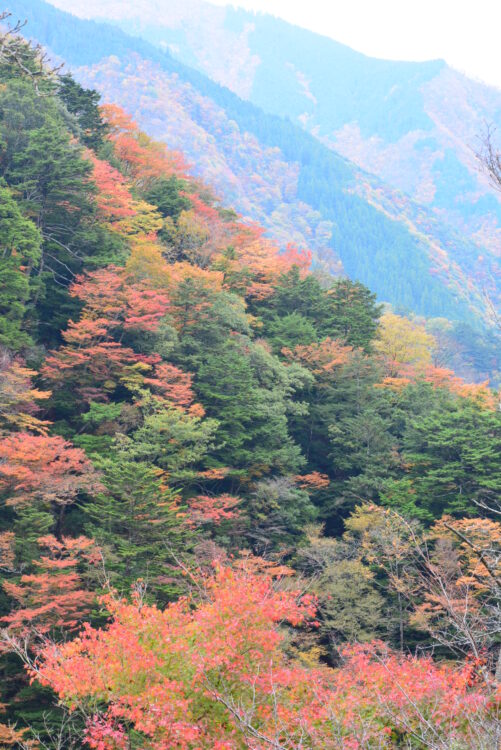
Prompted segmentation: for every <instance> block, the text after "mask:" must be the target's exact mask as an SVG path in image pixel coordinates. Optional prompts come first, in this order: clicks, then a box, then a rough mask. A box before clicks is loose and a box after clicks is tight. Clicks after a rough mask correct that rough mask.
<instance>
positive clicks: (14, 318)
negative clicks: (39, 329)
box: [0, 184, 42, 351]
mask: <svg viewBox="0 0 501 750" xmlns="http://www.w3.org/2000/svg"><path fill="white" fill-rule="evenodd" d="M41 242H42V238H41V236H40V233H39V232H38V231H37V228H36V227H35V225H34V224H33V222H32V221H30V220H29V219H27V218H25V217H24V216H23V215H22V213H21V211H20V209H19V206H18V205H17V203H16V202H15V200H14V199H13V197H12V193H11V191H10V190H9V189H8V188H7V187H5V186H3V185H1V184H0V345H2V346H6V347H8V348H9V349H13V350H15V351H19V350H20V349H21V348H22V347H23V346H26V345H28V344H30V343H31V338H30V335H29V333H28V331H27V330H26V329H27V327H29V325H27V323H28V322H27V321H26V319H25V318H26V312H27V306H28V304H29V296H30V276H31V274H32V273H33V270H34V269H35V268H36V266H37V264H38V263H39V260H40V255H41V249H40V246H41Z"/></svg>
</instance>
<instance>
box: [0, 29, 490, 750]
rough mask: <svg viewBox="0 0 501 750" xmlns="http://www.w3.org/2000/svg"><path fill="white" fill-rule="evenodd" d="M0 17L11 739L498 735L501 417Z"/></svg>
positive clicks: (419, 743)
mask: <svg viewBox="0 0 501 750" xmlns="http://www.w3.org/2000/svg"><path fill="white" fill-rule="evenodd" d="M16 31H19V28H17V29H16V27H14V30H13V31H12V32H4V33H3V35H2V36H1V38H0V198H1V200H0V282H1V283H0V370H1V376H0V576H1V591H0V620H1V640H0V674H1V678H0V707H1V710H2V714H1V715H0V747H5V748H14V749H16V750H28V749H29V750H34V749H35V748H50V749H51V750H63V749H65V750H66V749H68V750H70V749H75V750H76V749H77V748H82V747H86V748H94V749H96V750H125V749H126V748H127V749H129V750H131V749H135V750H174V749H176V750H202V749H204V750H243V749H244V748H252V749H253V750H264V749H265V748H274V749H275V750H299V749H300V748H318V749H319V750H320V748H322V750H323V749H329V748H332V750H338V749H340V748H344V749H345V750H376V749H378V750H382V749H383V748H388V749H391V748H416V749H418V748H419V749H421V748H422V749H424V748H436V750H439V749H440V750H442V749H443V750H445V749H446V748H448V749H449V750H452V748H457V749H458V750H459V749H461V750H463V748H464V749H466V748H468V749H469V748H471V749H472V750H473V748H479V749H484V748H485V750H487V749H488V748H493V747H497V746H498V744H499V741H500V737H501V722H500V718H501V717H500V714H499V711H500V706H499V696H500V693H501V689H500V687H501V656H500V649H501V641H500V635H499V622H500V608H501V595H500V585H501V523H500V521H499V513H500V506H499V496H500V491H501V466H500V462H499V456H500V455H501V412H500V410H499V398H498V395H497V394H496V393H495V392H494V391H493V390H492V389H490V388H489V386H488V384H487V383H482V384H469V383H467V382H465V381H464V380H463V379H462V378H460V377H458V376H457V375H455V374H454V372H452V371H451V370H448V369H446V368H445V367H443V366H442V364H443V361H442V359H441V358H442V357H443V356H444V344H443V341H442V339H441V337H442V333H443V331H441V329H440V328H439V327H438V328H437V330H436V331H435V334H433V333H431V332H430V330H429V329H427V328H426V326H425V325H424V323H423V322H421V321H419V320H417V319H410V318H407V317H404V316H400V315H397V314H396V313H395V312H391V311H388V310H384V309H383V308H382V306H381V305H379V304H378V302H377V300H376V297H375V295H374V294H373V293H372V292H371V291H370V290H369V289H368V288H366V287H365V286H364V285H363V284H361V283H360V282H359V281H352V280H350V279H348V278H344V277H343V278H330V277H329V276H327V275H326V274H325V273H319V272H317V271H316V270H315V269H314V268H313V269H312V267H311V256H310V255H309V254H308V253H307V252H305V251H302V250H298V249H297V248H296V247H295V246H294V245H293V244H289V246H288V247H287V248H286V250H285V251H284V250H282V249H281V248H280V247H279V246H278V245H277V244H275V243H274V242H273V241H272V240H270V239H269V238H268V236H267V235H266V233H265V232H264V230H263V229H262V228H261V227H260V226H258V225H255V224H251V223H249V222H244V221H243V220H242V219H241V218H240V217H239V216H238V215H237V213H236V212H235V211H234V210H232V209H231V208H230V207H228V206H225V205H223V204H222V203H221V201H220V200H218V198H217V197H216V196H215V194H214V191H213V190H212V189H211V187H210V186H209V185H207V184H204V183H203V182H202V181H201V180H200V179H199V178H196V177H194V176H193V174H192V172H190V170H189V169H188V167H187V165H186V162H185V159H184V157H183V155H182V154H180V153H179V152H176V151H172V150H169V149H167V148H166V147H165V145H164V144H160V143H158V142H156V141H154V140H153V139H152V138H150V137H149V136H148V135H147V134H146V133H145V132H143V131H141V130H140V129H139V128H138V126H137V125H136V123H135V122H134V121H133V119H132V118H131V116H130V115H129V114H128V113H127V112H125V111H124V110H123V109H121V108H120V107H118V106H117V105H110V104H106V103H101V102H100V101H99V95H98V94H97V93H96V92H95V91H94V90H91V89H86V88H83V87H82V86H81V85H80V84H79V83H78V82H76V81H75V79H74V78H73V77H72V76H71V75H69V74H66V73H64V72H63V70H61V69H58V68H54V67H53V66H51V64H50V62H48V61H47V59H46V57H45V56H44V54H43V52H42V51H41V49H40V48H36V47H33V46H30V45H29V44H27V43H26V42H24V41H23V39H22V38H21V37H20V36H18V34H17V33H15V32H16Z"/></svg>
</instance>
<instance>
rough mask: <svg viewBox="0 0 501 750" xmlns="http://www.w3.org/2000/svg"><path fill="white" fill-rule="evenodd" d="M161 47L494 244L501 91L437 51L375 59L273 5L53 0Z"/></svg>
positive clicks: (500, 213) (500, 208) (499, 214)
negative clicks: (491, 164) (281, 14)
mask: <svg viewBox="0 0 501 750" xmlns="http://www.w3.org/2000/svg"><path fill="white" fill-rule="evenodd" d="M53 4H54V5H57V6H59V7H61V8H63V7H64V9H65V10H70V11H72V12H75V13H77V14H78V15H85V16H87V17H100V18H106V19H107V20H111V21H113V22H114V23H118V24H119V25H120V26H121V27H122V28H124V29H125V30H126V31H128V32H130V33H133V34H134V35H137V36H141V37H143V38H145V39H147V40H148V41H151V42H152V43H153V44H156V45H157V46H159V47H163V48H168V49H170V50H172V52H173V53H174V54H175V55H176V57H177V58H179V59H180V60H182V61H183V62H185V63H186V64H188V65H192V66H194V67H196V68H197V69H199V70H202V71H203V72H205V73H206V74H207V75H209V76H210V77H211V78H213V79H214V80H215V81H218V82H219V83H221V84H222V85H224V86H227V87H228V88H230V89H231V90H232V91H234V92H235V93H237V94H238V95H239V96H241V97H242V98H245V99H248V100H249V101H252V102H253V103H254V104H256V105H257V106H259V107H261V108H262V109H264V110H265V111H266V112H270V113H274V114H277V115H280V116H287V117H290V118H291V120H292V122H295V123H298V124H301V125H302V126H303V127H304V128H305V129H306V130H307V131H308V132H311V133H313V134H314V135H315V136H317V137H318V138H319V139H321V140H322V141H324V142H325V143H327V144H328V145H330V146H332V147H333V148H334V149H335V150H337V151H339V152H340V153H342V154H344V155H345V156H347V157H348V158H349V159H351V160H353V161H355V162H356V163H357V164H359V165H360V166H361V167H363V168H364V169H367V170H368V171H370V172H372V173H374V174H377V175H378V176H379V177H381V178H382V179H384V180H385V181H386V182H388V183H389V184H390V185H392V186H393V187H396V188H398V189H399V190H403V191H404V192H406V193H407V194H409V195H410V196H411V197H412V198H413V199H415V200H417V201H418V202H420V203H423V204H424V205H427V206H431V207H433V208H434V209H436V210H437V212H438V213H439V214H440V215H442V216H443V217H445V218H446V220H453V223H454V225H456V226H458V227H461V229H462V231H464V232H465V233H466V234H467V235H468V236H471V237H473V238H474V239H478V240H479V241H480V242H484V243H486V244H488V245H489V246H490V247H491V249H492V250H493V251H494V252H496V250H497V252H498V254H499V238H500V226H501V225H500V220H501V204H500V201H499V198H498V196H497V195H496V194H495V193H493V191H492V190H491V189H490V188H489V185H488V184H487V181H486V180H485V179H483V177H482V176H481V175H479V173H478V170H477V168H476V163H475V156H474V150H475V148H476V147H478V141H477V139H478V137H479V136H480V135H481V133H482V131H483V127H484V124H485V123H486V122H492V123H494V124H496V123H499V122H500V121H501V91H498V90H496V89H494V88H491V87H488V86H485V85H483V84H481V83H479V82H476V81H472V80H469V79H468V78H466V77H465V76H464V75H462V74H460V73H459V72H457V71H455V70H453V69H451V68H450V67H448V66H447V65H446V63H445V62H444V61H443V60H433V61H429V62H424V63H413V62H394V61H387V60H378V59H375V58H370V57H367V56H366V55H363V54H360V53H358V52H355V51H354V50H352V49H350V48H349V47H346V46H345V45H342V44H339V43H338V42H335V41H334V40H332V39H328V38H326V37H323V36H320V35H318V34H315V33H313V32H310V31H307V30H305V29H300V28H298V27H295V26H292V25H290V24H288V23H286V22H284V21H282V20H280V19H278V18H274V17H272V16H269V15H263V14H254V13H250V12H247V11H244V10H242V9H235V8H232V7H228V8H219V7H215V6H212V5H210V4H209V3H207V2H202V0H194V1H193V0H192V2H184V3H178V2H176V0H166V2H161V3H159V2H155V0H142V1H140V2H137V3H134V4H133V5H130V6H129V7H128V8H125V9H124V8H123V4H122V3H118V2H116V1H114V0H106V1H105V2H97V0H90V2H85V3H83V2H81V0H69V2H67V1H66V0H54V1H53Z"/></svg>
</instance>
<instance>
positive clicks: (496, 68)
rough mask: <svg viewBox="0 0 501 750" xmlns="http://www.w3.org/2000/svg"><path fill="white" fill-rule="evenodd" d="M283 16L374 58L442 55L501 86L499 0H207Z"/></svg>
mask: <svg viewBox="0 0 501 750" xmlns="http://www.w3.org/2000/svg"><path fill="white" fill-rule="evenodd" d="M211 2H213V3H215V4H216V5H238V6H240V7H244V8H247V9H250V10H261V11H264V12H266V13H272V14H273V15H275V16H280V17H281V18H285V19H286V20H288V21H290V22H291V23H295V24H297V25H299V26H304V27H306V28H309V29H312V30H313V31H318V32H320V33H322V34H326V35H327V36H331V37H332V38H333V39H336V40H337V41H339V42H343V43H344V44H347V45H349V46H350V47H353V48H354V49H357V50H359V51H360V52H365V53H366V54H368V55H373V56H375V57H385V58H391V59H400V60H429V59H433V58H437V57H440V58H444V59H445V60H447V62H448V63H449V64H450V65H452V66H453V67H455V68H458V69H459V70H461V71H463V72H464V73H467V74H468V75H470V76H472V77H474V78H479V79H481V80H483V81H485V82H486V83H490V84H494V85H496V86H498V87H500V88H501V0H211Z"/></svg>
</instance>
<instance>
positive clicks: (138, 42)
mask: <svg viewBox="0 0 501 750" xmlns="http://www.w3.org/2000/svg"><path fill="white" fill-rule="evenodd" d="M60 4H61V5H63V6H64V8H65V10H75V12H76V11H77V10H78V7H80V8H81V9H83V12H87V10H88V9H89V8H92V3H90V1H89V2H87V3H84V4H82V3H79V1H78V0H75V1H73V2H71V3H70V0H65V2H64V3H60ZM99 5H100V7H101V6H102V10H103V12H108V11H110V8H111V6H112V5H113V6H114V10H115V11H116V13H117V14H118V15H119V16H120V17H121V16H122V15H123V13H124V12H126V11H127V12H132V13H135V14H137V13H139V14H140V17H141V22H140V23H139V28H138V29H136V31H137V33H138V34H139V33H141V34H143V35H146V36H148V34H147V31H148V29H150V26H149V25H148V23H149V20H151V17H152V16H151V14H152V13H160V9H159V6H158V4H157V3H153V4H152V3H150V2H148V0H142V1H141V3H139V2H136V3H135V4H134V7H133V8H130V7H127V8H124V4H123V3H112V2H111V1H110V2H106V3H105V2H102V3H99ZM84 6H85V7H84ZM164 6H165V7H164ZM177 6H179V3H177ZM195 6H196V7H197V8H198V6H200V9H201V10H203V9H204V8H205V10H207V9H212V11H215V10H216V9H215V8H214V6H209V5H207V4H206V3H205V4H204V3H203V2H196V3H195V4H194V6H193V7H192V5H190V3H185V4H183V6H182V8H181V9H180V8H179V7H178V8H177V11H179V12H180V13H181V15H182V16H184V17H186V16H188V17H189V18H190V19H191V21H190V22H191V23H193V24H195V26H196V32H197V33H195V37H196V38H197V39H200V38H202V37H201V36H200V35H203V39H204V44H205V45H206V46H209V47H210V48H211V49H213V51H214V55H215V56H216V57H217V56H218V55H222V54H226V53H225V52H224V50H225V39H226V37H224V39H222V40H221V46H219V45H218V42H217V39H218V38H219V37H218V36H217V34H216V31H215V30H214V29H213V27H212V25H211V22H210V19H208V18H206V15H204V14H202V15H200V16H199V15H197V12H196V10H194V8H195ZM8 7H9V9H10V10H11V11H12V12H13V13H14V15H15V16H16V17H17V18H27V19H28V26H27V27H26V33H27V35H29V36H30V37H33V38H34V39H36V40H37V41H38V42H40V43H41V44H42V45H43V46H44V48H48V49H49V50H50V51H51V54H52V55H55V56H57V58H58V59H62V60H64V61H65V63H66V64H67V65H68V66H69V69H70V70H71V71H72V72H73V74H74V77H75V79H76V80H77V81H78V82H79V83H80V84H81V85H83V86H84V87H87V88H92V89H96V90H98V91H99V92H100V93H101V95H102V96H103V99H104V101H107V102H113V103H115V104H119V105H120V106H121V107H123V108H124V109H125V110H126V111H127V112H128V113H129V114H131V115H132V117H133V119H134V120H135V121H136V122H138V123H139V125H140V126H141V128H142V129H143V130H145V131H146V132H147V133H148V134H149V135H150V136H151V137H154V138H155V139H156V140H160V141H163V142H164V143H166V144H167V145H168V147H169V148H175V149H178V150H181V151H182V152H183V154H185V157H186V159H187V161H188V162H189V163H190V164H191V165H192V167H191V170H192V174H194V175H196V176H197V177H199V178H201V179H202V180H203V181H204V182H207V183H208V184H210V185H211V187H213V188H214V189H215V191H216V192H217V194H218V195H223V196H225V201H227V202H228V203H229V204H230V205H232V206H233V207H234V208H235V209H236V210H237V211H238V212H239V213H240V214H242V215H243V216H245V217H247V218H250V219H251V220H253V221H255V222H257V223H258V224H259V225H260V226H263V227H264V228H266V229H267V230H268V231H269V233H270V236H272V237H274V238H275V239H276V240H277V242H278V243H279V244H280V245H281V247H283V248H285V247H286V245H287V243H288V242H289V241H293V242H294V243H295V244H296V245H297V246H298V247H307V248H308V249H309V250H311V252H312V264H313V267H314V268H315V269H317V270H320V269H325V270H327V271H328V272H329V273H332V274H338V275H339V274H340V273H343V272H344V273H346V274H347V275H348V276H349V277H350V278H352V279H354V280H358V281H361V282H362V283H363V284H364V285H366V286H368V287H369V288H370V289H371V290H372V291H373V292H375V293H376V294H377V296H378V299H379V300H380V301H382V302H386V303H390V304H392V305H393V306H394V308H395V310H396V311H397V312H401V313H403V314H411V313H413V314H415V315H420V316H426V317H427V318H438V319H439V320H438V323H430V325H431V326H432V327H433V326H435V325H441V323H440V319H442V323H443V318H447V319H448V321H449V324H448V331H447V339H448V346H447V350H448V352H449V356H448V358H447V360H444V362H445V363H446V364H447V365H448V366H449V367H450V368H452V369H454V370H455V371H457V372H459V373H460V374H461V375H462V376H463V377H465V378H467V379H475V380H477V381H478V382H481V381H482V380H485V379H486V378H489V379H491V380H492V381H493V382H495V383H498V382H499V372H500V363H499V337H498V336H496V334H495V331H494V330H493V326H492V315H491V309H490V305H489V304H487V303H486V297H488V298H489V299H491V300H492V301H493V303H494V304H497V301H498V295H499V272H498V263H497V257H496V252H497V251H496V247H497V239H495V242H494V250H492V248H490V245H489V243H488V242H487V241H484V239H483V235H482V236H481V233H480V234H479V233H478V232H477V234H476V235H475V238H473V237H472V234H471V232H466V231H465V229H464V226H463V224H462V223H461V221H449V218H450V217H449V215H448V214H446V213H444V212H443V211H442V210H441V209H440V211H438V212H433V211H432V210H431V209H430V208H429V207H428V206H427V205H424V204H423V203H419V202H416V201H415V200H411V198H410V195H411V194H412V193H409V194H405V193H403V192H401V191H400V190H395V189H394V188H392V187H391V185H390V184H389V183H384V182H382V181H381V180H380V179H378V178H377V177H376V176H375V175H374V174H369V173H367V172H364V171H362V170H361V169H360V168H359V167H358V166H357V165H356V164H354V163H353V162H350V161H348V160H347V159H345V158H343V156H341V155H340V153H338V152H336V151H335V150H333V149H332V148H330V147H329V146H328V144H327V143H325V142H323V141H321V140H319V139H318V138H317V137H315V136H314V135H313V134H312V133H309V132H305V130H304V129H303V128H302V127H300V125H299V124H297V123H295V122H292V121H291V120H290V119H288V118H287V117H281V116H277V115H274V114H270V113H269V112H265V111H264V110H263V109H260V108H259V107H258V106H256V105H255V104H253V103H251V102H250V101H248V100H244V99H241V98H239V97H238V96H237V95H236V94H235V93H234V92H233V91H231V90H230V89H228V88H224V87H223V86H222V85H218V83H216V82H215V81H214V80H211V79H210V78H208V77H207V76H206V75H204V74H203V73H201V72H200V71H199V70H197V69H194V68H193V67H190V66H189V65H187V64H184V63H183V62H181V61H180V59H179V56H178V57H176V56H174V54H170V53H169V51H168V50H166V49H159V48H158V47H156V46H154V45H153V44H150V43H148V42H147V41H145V40H144V38H140V37H138V36H129V35H127V34H126V33H124V32H123V31H122V30H121V29H119V28H116V27H114V26H111V25H109V24H107V23H102V22H96V21H90V20H83V19H81V18H77V17H75V16H73V15H70V13H68V12H63V11H62V10H58V9H57V8H55V7H53V5H51V4H48V3H47V2H44V0H9V4H8ZM169 8H171V10H172V9H174V10H175V8H176V2H174V4H173V5H172V4H171V5H169V4H168V3H167V0H164V2H163V3H162V12H163V13H164V16H163V17H164V20H165V19H169V18H171V16H172V17H174V16H175V15H176V14H170V13H169ZM190 8H192V10H193V12H191V11H190ZM220 10H222V9H220ZM202 18H204V19H205V21H206V22H207V27H205V26H204V22H203V21H202V20H201V19H202ZM225 28H226V27H225ZM226 31H228V29H226ZM157 32H158V33H157V37H158V35H160V36H161V35H162V34H164V32H165V28H164V27H162V26H159V27H158V29H157ZM198 32H200V34H199V33H198ZM228 33H229V32H228ZM298 33H299V30H298ZM214 34H216V36H214ZM158 39H159V38H158ZM158 39H157V41H158ZM223 42H224V43H223ZM292 48H294V45H291V47H290V49H292ZM319 49H321V51H322V54H323V52H324V51H325V50H324V48H323V47H320V48H319ZM231 50H232V54H233V56H234V58H233V63H232V69H234V68H235V67H238V64H239V61H240V57H238V56H239V55H242V54H243V48H241V47H239V46H235V45H232V46H231ZM237 57H238V60H237V59H236V58H237ZM326 59H327V58H326ZM351 60H352V56H348V59H347V60H346V59H345V58H344V57H343V56H342V55H341V56H340V58H339V60H338V61H337V63H336V65H338V66H339V71H340V73H339V75H341V76H342V75H343V73H342V71H343V70H344V71H346V72H347V74H348V73H349V71H350V70H351V68H350V65H351ZM367 61H369V62H370V60H369V58H367V60H366V62H365V64H364V67H363V70H364V71H366V69H367V68H366V66H367V64H368V62H367ZM226 67H227V66H226ZM397 67H398V66H397ZM432 67H433V66H432ZM390 68H391V66H390ZM378 70H379V67H378V66H376V73H377V71H378ZM289 72H290V71H289ZM390 74H391V70H389V71H388V75H386V76H384V77H383V80H382V81H381V82H380V83H381V85H382V86H383V88H384V87H385V86H388V85H389V81H390V80H391V75H390ZM364 75H365V74H364ZM379 75H380V73H378V74H377V75H376V78H378V76H379ZM401 77H402V75H401V74H400V79H401ZM400 79H399V80H400ZM353 85H355V84H353ZM360 85H361V84H357V86H358V87H360ZM284 86H285V83H284ZM378 91H379V93H381V90H380V88H378ZM414 93H415V92H414ZM343 96H344V93H343ZM413 96H414V94H412V95H411V94H409V97H410V98H412V97H413ZM409 97H407V98H406V102H407V101H408V99H409ZM376 99H377V97H376ZM475 101H476V99H475ZM336 102H339V96H336ZM376 103H377V101H375V102H374V104H375V105H376ZM378 106H379V109H381V101H380V102H379V105H378ZM418 106H419V103H418V102H414V109H413V111H414V110H415V108H416V107H418ZM479 107H480V105H479ZM479 112H482V113H483V116H485V118H486V119H487V118H489V117H491V113H490V111H489V112H488V111H487V110H485V111H484V110H483V109H482V108H479ZM394 116H396V113H395V112H394V111H393V110H392V114H391V117H390V115H389V112H387V111H386V110H385V114H384V118H385V120H388V119H391V118H393V117H394ZM493 118H494V121H496V119H497V115H496V116H495V117H494V116H493ZM413 121H414V120H413ZM451 128H452V130H454V127H453V125H451V124H447V127H444V128H443V129H442V130H450V129H451ZM454 132H456V131H455V130H454ZM462 138H463V134H462V133H461V132H460V131H457V133H456V142H463V145H464V147H465V148H466V149H467V150H468V148H467V147H468V144H470V145H471V142H470V141H471V139H470V140H468V138H467V137H466V136H465V137H464V141H462ZM422 153H423V154H426V151H425V150H424V151H423V152H422ZM424 158H425V156H423V159H424ZM402 160H403V157H402ZM385 161H386V160H385ZM402 163H405V160H403V161H402ZM404 171H406V174H410V173H414V172H415V169H414V168H409V169H407V170H404ZM477 173H478V170H477ZM448 184H449V186H450V187H451V189H452V187H453V186H454V185H455V181H454V179H453V177H452V176H451V178H450V179H449V181H448ZM463 188H464V189H463ZM437 195H438V188H437ZM462 196H463V197H462V201H463V204H468V205H470V203H471V205H473V203H472V202H471V201H470V200H469V193H468V192H467V191H466V188H465V187H464V185H462ZM490 198H491V199H492V201H494V202H495V198H494V193H493V191H492V190H491V195H490ZM463 204H462V205H463ZM492 216H494V214H492ZM482 226H483V227H484V229H485V228H486V227H487V226H491V224H490V223H489V222H487V221H484V222H483V224H482ZM491 250H492V252H491ZM402 266H404V267H405V268H406V269H407V273H406V274H405V275H404V276H403V275H402V273H401V269H402ZM444 335H445V332H444Z"/></svg>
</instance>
